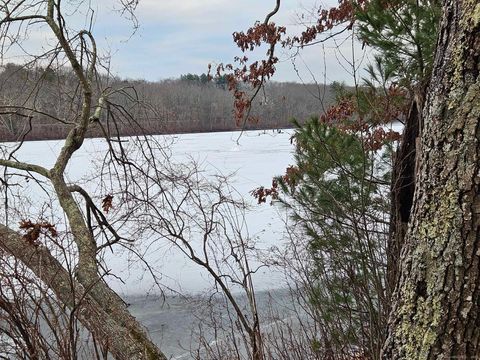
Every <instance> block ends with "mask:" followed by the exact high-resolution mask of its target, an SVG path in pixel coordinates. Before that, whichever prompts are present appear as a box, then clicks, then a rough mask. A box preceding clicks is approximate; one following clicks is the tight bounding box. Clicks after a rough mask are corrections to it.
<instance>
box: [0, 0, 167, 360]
mask: <svg viewBox="0 0 480 360" xmlns="http://www.w3.org/2000/svg"><path fill="white" fill-rule="evenodd" d="M121 4H122V6H124V10H125V11H132V10H133V9H134V7H135V5H136V2H122V3H121ZM80 5H84V6H85V5H86V9H87V13H89V14H90V15H91V14H92V13H91V11H92V10H91V9H89V7H88V4H87V3H85V4H80ZM65 6H67V4H64V3H63V2H61V1H54V0H46V1H2V2H1V4H0V11H1V13H2V19H1V21H0V32H1V38H2V45H3V48H2V53H3V54H6V53H8V51H9V50H10V49H11V48H13V47H15V46H18V45H20V46H21V45H22V38H23V36H24V35H25V34H28V33H29V32H31V31H35V30H37V31H38V29H41V30H43V31H47V32H48V36H49V37H50V38H51V39H53V41H54V45H52V46H51V48H49V49H47V50H46V51H45V52H43V53H41V54H37V55H36V56H34V57H33V58H29V59H27V61H28V62H27V64H28V65H30V66H33V64H39V63H44V64H47V67H48V66H52V65H53V64H54V63H56V64H60V65H65V66H68V67H70V68H71V71H72V73H73V74H74V76H73V79H72V80H73V81H74V82H75V84H76V92H75V93H74V94H72V95H73V96H72V97H71V99H70V102H69V104H68V109H69V111H68V112H67V113H65V114H62V116H61V117H55V119H56V120H57V121H58V122H59V123H63V124H68V125H69V127H70V129H69V132H68V135H67V137H66V139H65V141H64V146H63V147H62V149H61V150H60V152H59V153H58V156H57V158H56V159H55V163H54V165H53V166H52V167H51V168H45V167H42V166H39V165H36V164H30V163H26V162H22V161H18V160H17V159H16V156H15V152H16V151H17V149H18V147H19V146H21V145H22V144H21V143H20V144H19V145H18V146H17V147H15V148H13V150H12V149H11V151H5V152H4V155H3V156H2V159H0V165H2V166H4V167H6V168H8V169H10V171H11V173H10V176H5V178H4V180H3V184H4V186H6V187H7V188H9V187H10V185H11V183H9V181H11V180H12V178H14V177H15V174H16V172H23V173H24V174H25V175H24V176H26V177H28V178H30V179H31V180H32V181H33V182H36V183H37V184H42V186H44V185H45V186H47V187H48V189H49V191H51V193H50V194H51V197H52V198H54V199H55V201H56V202H57V203H58V204H59V205H60V207H61V209H62V211H63V214H64V215H65V217H66V219H67V221H66V223H65V225H67V224H68V231H67V233H68V235H69V236H71V239H72V244H71V246H70V248H69V249H67V251H74V252H73V253H74V254H77V256H76V263H75V268H74V269H73V268H71V269H67V268H65V267H64V266H63V264H62V263H61V262H60V261H59V259H58V258H57V257H56V256H55V253H54V252H52V246H51V245H50V246H48V245H47V244H46V243H45V242H43V241H41V240H40V239H41V238H42V236H43V235H42V234H44V233H45V232H49V231H50V232H52V231H54V230H52V229H55V226H56V224H49V223H46V222H45V221H38V222H35V221H33V222H30V223H28V224H27V225H26V226H25V227H24V228H25V229H24V230H26V231H27V233H26V234H25V235H22V234H21V233H19V229H15V228H12V227H9V226H11V221H9V222H7V223H6V224H5V225H0V238H1V241H0V246H1V248H2V250H3V252H4V253H5V254H8V255H10V256H13V257H14V258H15V259H17V260H20V261H21V262H22V263H23V264H24V265H25V266H27V267H28V268H29V269H30V270H31V271H32V273H33V274H35V276H37V277H38V278H39V279H40V280H41V281H42V282H43V283H44V284H45V286H46V287H47V288H48V289H49V290H51V291H53V293H54V294H55V296H56V298H57V299H58V300H59V301H60V302H61V303H62V304H64V306H67V307H69V308H70V309H71V311H73V309H76V311H75V312H74V314H75V317H77V318H78V319H79V320H80V321H81V322H82V324H83V325H84V326H85V327H86V328H87V329H88V330H89V331H90V332H91V333H92V334H95V335H94V336H95V338H96V339H97V340H98V342H99V343H100V344H101V347H102V348H103V349H108V351H109V352H111V354H112V355H113V356H114V357H116V358H118V359H141V358H142V359H143V358H149V359H164V358H165V356H164V355H163V354H162V353H161V352H160V350H159V349H158V348H157V347H156V346H155V345H154V344H153V343H152V342H151V341H150V340H149V339H148V337H147V335H146V333H145V331H144V330H143V328H142V327H141V326H140V324H139V323H138V322H137V321H136V320H135V318H133V317H132V316H131V315H130V314H129V312H128V310H127V308H126V305H125V304H124V303H123V301H122V300H121V298H120V297H119V296H118V295H117V294H116V293H115V292H113V291H112V290H111V289H110V288H109V287H108V285H107V284H106V282H105V280H104V278H103V277H104V275H102V271H101V269H100V268H99V262H98V259H97V256H98V251H99V244H97V242H96V239H95V237H94V236H93V232H92V230H91V227H90V226H89V225H90V223H89V219H88V220H87V218H86V216H84V214H83V212H82V210H81V208H80V204H81V203H80V202H79V201H78V199H76V198H75V196H74V193H76V192H79V193H80V194H81V195H84V196H85V193H84V192H83V191H82V190H81V189H80V188H79V187H78V185H75V184H71V183H69V182H68V181H67V176H66V175H67V174H66V168H67V166H68V164H69V162H70V161H71V159H72V155H73V154H74V153H75V152H76V151H77V150H78V149H79V148H80V147H81V146H82V144H83V142H84V139H85V135H86V133H87V131H88V129H89V128H91V127H94V126H98V125H97V124H98V122H99V120H100V119H101V118H102V113H103V112H104V111H107V107H108V105H107V104H108V98H109V96H111V95H112V94H114V93H115V91H114V90H111V89H109V88H108V86H107V87H104V88H102V87H101V84H99V82H98V81H97V68H98V66H99V55H98V53H97V48H96V43H95V38H94V36H93V33H92V31H91V29H90V28H88V29H81V30H77V31H75V30H74V29H73V28H71V27H70V25H69V23H68V20H69V19H68V17H65V15H64V12H63V11H64V10H65ZM89 11H90V12H89ZM41 85H42V83H41V81H36V82H35V83H34V86H32V87H30V88H29V93H28V94H29V98H30V99H32V101H30V102H28V103H27V102H25V101H23V102H19V103H12V104H4V106H3V107H4V108H5V107H8V109H10V111H11V112H12V113H16V114H19V115H21V116H26V117H28V118H29V119H30V120H31V121H33V122H34V121H35V119H36V118H38V117H40V115H42V114H41V111H39V110H37V107H36V102H35V97H36V94H38V93H41V89H42V86H41ZM43 184H44V185H43ZM6 193H7V192H6ZM7 194H8V193H7ZM5 201H6V204H7V205H8V200H5ZM86 201H87V202H88V197H86ZM94 214H95V219H97V220H100V221H102V219H103V218H102V217H101V215H100V213H98V212H95V213H94ZM5 220H8V219H5Z"/></svg>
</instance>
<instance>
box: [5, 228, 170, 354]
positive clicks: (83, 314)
mask: <svg viewBox="0 0 480 360" xmlns="http://www.w3.org/2000/svg"><path fill="white" fill-rule="evenodd" d="M0 249H1V250H3V251H5V252H6V253H8V254H9V255H11V256H14V257H15V258H17V259H18V260H20V261H22V262H23V263H24V264H25V265H26V266H27V267H28V268H29V269H30V270H32V272H33V273H34V274H35V275H36V276H38V277H39V278H40V280H42V281H43V282H44V283H45V284H46V285H47V286H48V287H49V288H50V289H51V290H52V291H53V292H54V293H55V295H56V296H57V297H58V299H59V300H60V301H61V302H62V303H63V304H65V305H66V306H68V307H69V308H70V309H71V310H72V311H75V313H76V316H77V317H78V318H79V320H80V321H81V322H82V324H83V325H84V326H85V327H86V328H87V329H88V330H89V331H90V332H92V333H93V334H94V335H95V336H96V338H97V339H99V340H100V341H101V343H102V344H103V345H104V347H105V348H106V349H108V350H109V351H110V352H111V354H112V355H113V356H114V357H115V358H116V359H125V360H130V359H139V360H140V359H149V360H150V359H159V360H163V359H166V357H164V356H163V355H162V354H161V353H160V351H159V350H158V349H157V348H156V347H155V345H153V344H152V343H151V342H150V340H149V339H148V338H147V336H146V334H145V332H144V330H143V329H142V328H141V327H140V326H139V325H138V323H137V321H136V320H135V318H134V317H133V316H131V315H130V314H129V313H128V310H127V309H126V306H125V305H124V304H123V303H122V302H121V300H120V299H119V300H118V302H117V303H116V304H114V305H112V304H109V305H105V303H108V301H107V298H106V297H103V296H104V295H102V294H100V295H99V294H98V290H94V289H85V287H84V286H82V284H80V283H79V282H78V281H76V280H75V279H73V278H72V276H71V274H69V273H68V271H67V270H65V268H64V267H63V266H62V265H61V264H60V263H59V262H58V260H57V259H56V258H54V257H53V256H52V255H51V253H50V251H49V250H48V249H47V248H46V247H44V246H42V245H38V246H36V245H33V244H32V243H30V242H28V241H26V240H25V239H24V238H23V237H22V235H20V234H18V233H17V232H15V231H12V230H11V229H9V228H7V227H6V226H4V225H1V224H0ZM100 296H101V297H100Z"/></svg>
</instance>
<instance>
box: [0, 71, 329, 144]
mask: <svg viewBox="0 0 480 360" xmlns="http://www.w3.org/2000/svg"><path fill="white" fill-rule="evenodd" d="M97 76H98V78H99V81H100V82H101V83H103V84H104V86H105V87H106V88H107V89H108V88H110V89H111V88H116V89H121V90H120V91H119V90H116V92H115V93H114V94H110V99H111V101H112V104H109V105H108V106H117V107H118V109H121V110H122V111H123V112H124V113H125V114H128V117H126V118H127V119H128V120H125V118H124V119H122V120H121V121H120V120H119V119H116V118H111V117H104V118H101V119H100V123H101V125H102V126H96V127H92V128H91V129H89V137H97V136H104V132H106V133H108V135H110V136H111V135H120V136H126V135H138V134H144V133H148V134H164V133H184V132H211V131H229V130H236V129H280V128H288V127H291V120H292V117H293V116H295V117H297V118H298V119H307V118H309V117H310V116H312V115H318V112H319V109H320V111H321V109H323V108H326V107H328V105H329V104H330V103H331V100H332V99H331V94H330V91H329V88H330V87H329V86H325V85H316V84H296V83H277V82H270V83H269V84H268V85H267V86H266V88H265V92H264V93H263V94H262V96H257V97H256V99H255V101H254V103H253V106H252V115H253V117H254V118H255V119H256V121H249V122H247V123H245V124H243V123H240V124H239V123H238V122H236V121H235V119H234V114H233V112H232V109H233V95H232V92H231V91H229V90H228V84H227V81H226V79H225V78H224V77H223V78H222V77H220V78H213V79H209V78H208V76H207V75H206V74H202V75H200V76H199V75H193V74H187V75H182V76H181V77H180V78H179V79H169V80H162V81H158V82H149V81H144V80H124V79H120V78H114V79H113V80H111V78H110V80H108V81H107V77H106V76H100V75H97ZM34 84H37V85H36V86H33V85H34ZM75 84H76V83H75V76H74V75H73V74H72V72H71V71H69V70H68V69H63V70H58V69H57V70H55V71H54V70H52V69H51V68H50V67H46V68H45V67H37V68H33V69H29V68H27V67H25V66H23V67H22V66H18V65H15V64H12V63H10V64H7V65H6V66H4V67H2V68H1V72H0V93H1V94H2V98H1V99H0V140H1V141H16V140H20V139H23V138H25V139H28V140H41V139H61V138H64V137H65V136H66V134H67V132H68V128H69V124H71V123H73V122H74V121H75V116H77V114H78V110H79V107H80V106H81V97H80V96H79V93H78V89H77V88H76V85H75ZM40 88H41V89H42V91H41V92H40V91H36V90H35V89H40ZM27 89H29V90H27ZM32 89H34V90H33V91H32ZM107 91H108V90H107ZM98 95H100V94H98ZM115 99H116V100H115ZM12 106H15V108H14V107H12ZM19 106H21V107H22V108H23V110H22V111H19V110H18V107H19ZM47 113H48V115H47Z"/></svg>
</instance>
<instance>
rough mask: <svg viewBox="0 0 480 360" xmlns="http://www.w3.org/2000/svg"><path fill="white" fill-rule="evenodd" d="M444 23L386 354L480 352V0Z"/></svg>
mask: <svg viewBox="0 0 480 360" xmlns="http://www.w3.org/2000/svg"><path fill="white" fill-rule="evenodd" d="M440 28H441V30H440V33H439V39H438V43H437V52H436V58H435V63H434V69H433V74H432V79H431V82H430V86H429V88H428V91H427V97H426V102H425V106H424V112H423V126H424V127H423V129H422V134H421V145H420V149H419V153H418V161H419V167H418V173H417V176H416V187H415V195H414V199H413V209H412V212H411V216H410V219H409V222H408V230H407V234H406V237H405V243H404V245H403V249H402V253H401V258H400V261H401V263H400V274H399V278H398V282H397V286H396V289H395V293H394V297H393V299H394V303H393V305H392V311H391V316H390V320H389V325H388V337H387V341H386V343H385V347H384V351H383V358H384V359H451V358H464V359H471V358H473V357H475V356H480V347H479V346H480V300H479V299H480V291H479V285H480V262H479V260H480V195H479V190H480V189H479V187H480V172H479V169H480V78H479V72H480V3H479V2H478V1H475V0H469V1H466V0H465V1H453V0H446V1H445V2H444V15H443V18H442V23H441V27H440Z"/></svg>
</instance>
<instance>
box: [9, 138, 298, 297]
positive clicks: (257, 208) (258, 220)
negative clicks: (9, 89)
mask: <svg viewBox="0 0 480 360" xmlns="http://www.w3.org/2000/svg"><path fill="white" fill-rule="evenodd" d="M291 133H292V132H291V131H283V132H281V133H278V132H276V131H266V132H264V131H248V132H244V133H243V134H242V136H241V138H240V139H239V142H238V143H237V139H238V137H239V134H240V133H239V132H223V133H203V134H182V135H175V136H164V137H162V140H166V141H172V145H171V147H170V149H171V152H172V155H173V158H174V160H175V161H177V162H182V161H185V162H186V161H188V160H189V159H191V158H193V159H194V160H196V161H197V162H198V163H199V164H200V167H201V168H202V169H204V170H205V171H207V172H208V173H209V174H212V175H213V174H218V173H221V174H234V175H233V177H232V181H231V185H232V186H233V187H234V188H235V189H236V190H237V191H238V192H239V194H240V195H243V196H244V197H245V198H246V199H247V200H248V201H249V202H250V203H251V205H252V209H251V211H250V212H249V213H248V214H247V215H246V220H247V225H248V229H249V233H250V234H251V235H253V236H257V237H258V240H259V242H258V244H259V245H260V246H261V247H264V248H265V249H266V248H268V247H269V246H271V245H278V244H279V242H280V241H281V238H282V233H283V222H282V220H281V219H280V217H281V215H280V214H279V213H278V209H277V208H276V207H274V206H269V205H268V204H263V205H257V204H256V202H255V199H253V198H252V197H251V196H250V195H249V192H250V191H251V190H252V189H254V188H257V187H259V186H262V185H263V186H269V185H270V184H271V180H272V177H273V176H275V175H280V174H283V173H284V171H285V169H286V167H287V166H288V165H290V164H292V163H293V160H292V150H293V146H292V145H291V143H290V136H291ZM62 144H63V142H62V141H38V142H27V143H25V144H23V146H22V148H21V149H20V150H19V151H18V152H17V153H16V156H17V158H18V159H19V160H20V161H21V160H23V161H28V162H30V163H34V164H39V165H42V166H45V167H47V168H49V167H51V166H52V165H53V163H54V159H55V157H56V154H58V152H59V149H60V148H61V146H62ZM9 146H11V145H9ZM105 150H106V143H105V141H104V140H102V139H87V140H86V141H85V144H84V145H83V147H82V148H81V149H80V150H79V151H77V152H76V153H75V154H74V157H73V159H72V161H71V162H70V165H69V167H68V168H67V170H66V174H67V178H68V179H70V180H72V181H76V180H79V179H92V178H94V177H95V173H94V168H93V166H92V163H93V161H92V158H93V159H96V160H100V159H101V158H102V156H104V154H105ZM25 194H26V196H29V197H31V198H32V199H34V198H37V197H41V194H40V191H39V189H38V188H37V189H36V190H34V191H33V192H32V191H31V192H28V191H27V190H26V191H25ZM161 249H162V247H160V246H159V247H158V248H157V249H156V250H155V251H152V252H149V253H148V254H147V260H148V261H149V262H151V263H152V264H154V265H155V268H156V270H158V271H160V272H161V273H162V274H163V275H164V276H163V277H162V283H164V284H165V285H167V286H168V287H171V288H174V289H178V290H180V291H182V292H187V293H196V292H200V291H202V290H204V289H206V288H208V287H209V286H211V285H212V283H213V282H212V279H211V278H209V277H208V276H207V275H206V273H205V272H204V270H202V269H199V268H198V265H195V264H193V263H192V261H191V260H189V259H187V258H185V257H184V256H183V255H182V254H181V253H180V252H179V251H178V250H177V251H175V249H172V248H171V247H164V250H161ZM106 256H107V264H108V265H109V266H110V269H111V270H112V273H114V274H116V275H118V276H120V277H121V278H122V280H123V283H122V282H120V281H117V280H115V278H113V277H112V278H109V281H110V282H111V285H112V286H113V287H114V289H115V290H116V291H118V292H120V293H121V294H124V295H137V294H144V293H145V292H148V291H150V290H151V289H152V286H153V281H152V279H151V278H149V277H148V276H147V275H145V274H144V273H143V272H142V271H141V270H140V269H138V268H136V267H135V265H133V266H132V265H131V264H128V263H127V259H126V258H125V257H123V256H118V255H117V254H109V253H108V252H107V254H106ZM254 281H255V284H256V287H257V288H258V289H259V290H264V289H272V288H279V287H281V276H280V275H279V274H275V273H272V271H271V270H269V269H266V268H264V269H261V270H260V271H259V272H258V273H256V274H255V278H254Z"/></svg>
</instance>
